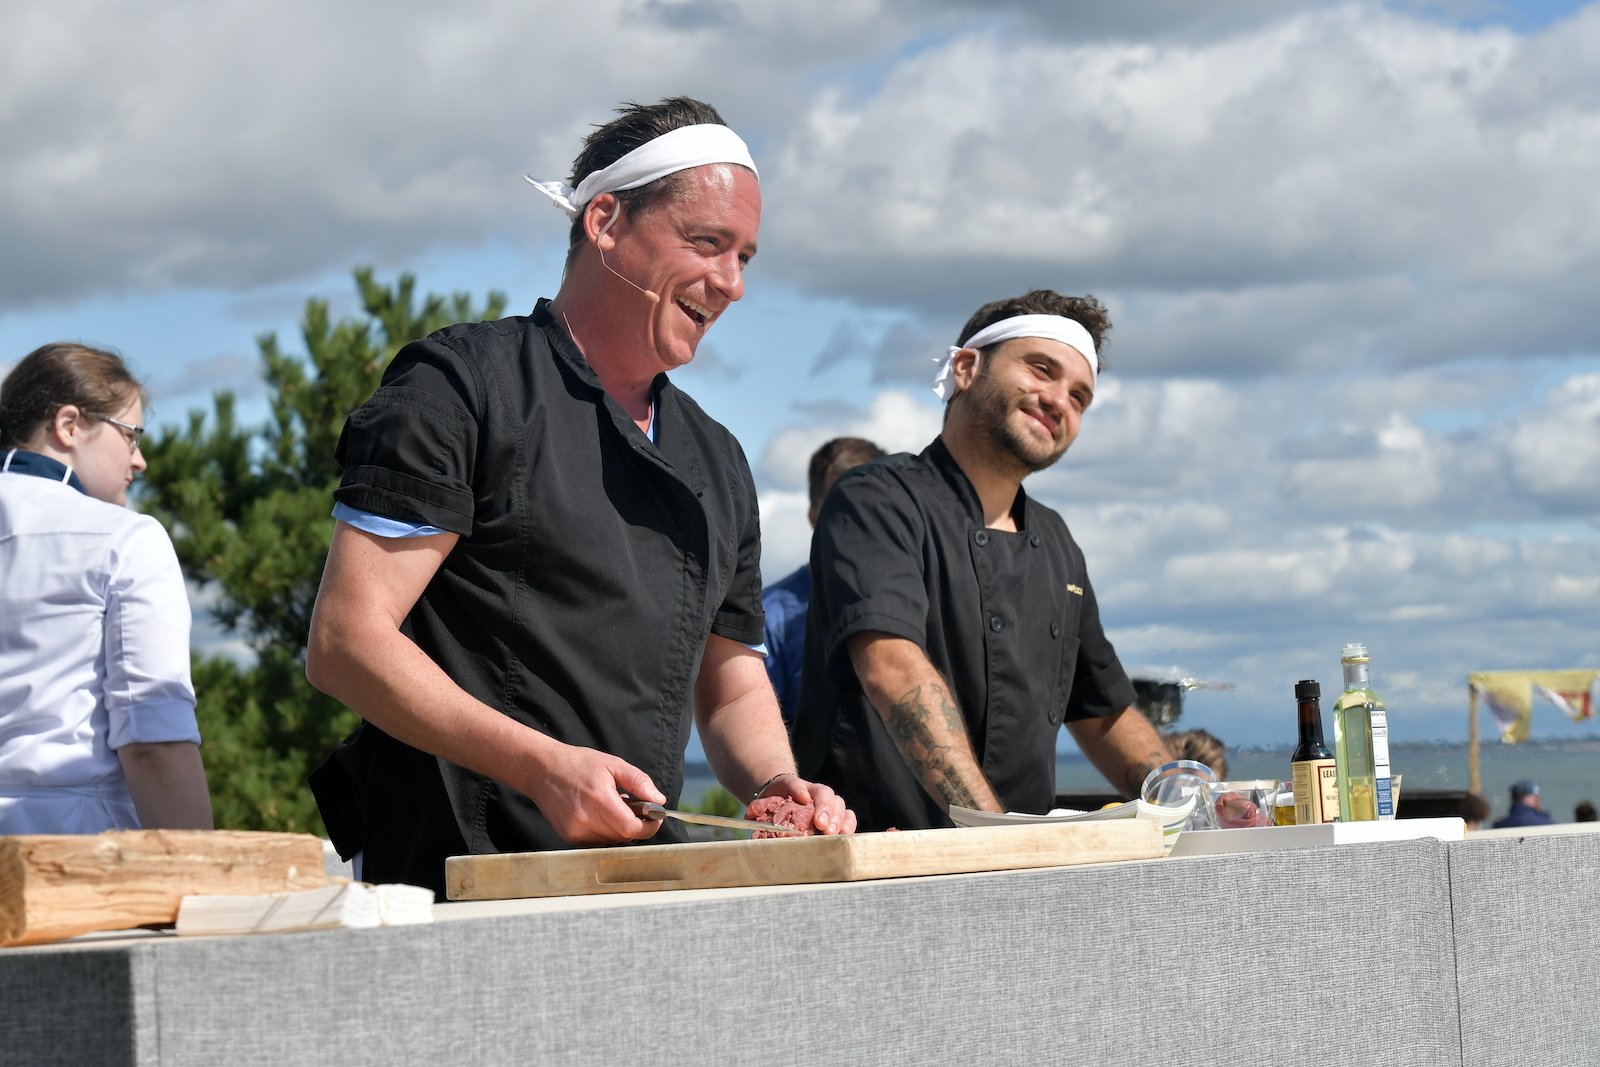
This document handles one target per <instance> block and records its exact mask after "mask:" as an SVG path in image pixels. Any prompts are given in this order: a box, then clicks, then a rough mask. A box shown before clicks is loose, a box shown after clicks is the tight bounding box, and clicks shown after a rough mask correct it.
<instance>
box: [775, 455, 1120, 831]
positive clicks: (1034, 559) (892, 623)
mask: <svg viewBox="0 0 1600 1067" xmlns="http://www.w3.org/2000/svg"><path fill="white" fill-rule="evenodd" d="M1012 516H1013V518H1014V519H1015V520H1016V525H1017V532H1016V533H1008V532H1004V531H1000V530H990V529H987V528H985V526H984V520H983V509H982V506H981V505H980V503H979V501H978V495H977V493H976V491H975V490H974V489H973V488H972V483H971V482H970V481H968V480H967V476H966V474H965V473H963V472H962V470H961V468H960V466H959V465H957V463H956V461H955V460H954V458H952V457H951V455H950V452H949V450H948V449H946V448H945V446H944V443H943V441H941V440H939V439H935V440H934V442H933V443H932V444H931V445H929V446H928V448H927V449H926V450H925V451H923V453H922V454H921V455H919V456H913V455H909V454H903V453H902V454H900V455H896V456H890V457H888V458H886V459H882V460H878V461H875V462H872V463H867V464H865V465H863V466H861V467H857V468H855V469H854V470H851V471H849V472H847V473H846V474H844V475H843V476H842V477H841V478H840V479H839V481H838V482H837V483H836V484H835V485H834V488H833V490H832V492H830V493H829V494H828V497H827V499H826V500H825V501H824V503H823V505H822V511H821V514H820V516H819V517H818V521H817V529H816V534H815V537H814V538H813V540H812V546H811V609H810V616H809V618H808V621H807V629H806V659H805V667H804V670H803V672H802V679H801V686H800V710H799V713H798V715H797V717H796V723H795V750H796V755H797V757H798V758H799V761H800V768H801V773H802V774H807V775H809V776H810V777H812V778H814V779H816V780H819V781H822V782H826V783H827V784H828V785H830V786H832V787H833V788H834V789H835V790H837V791H838V792H839V794H840V795H841V796H843V797H844V798H845V800H846V802H848V803H849V805H850V806H851V807H852V808H853V809H854V810H855V812H856V816H857V818H858V820H859V823H860V827H861V829H863V830H883V829H887V828H888V827H890V826H896V827H899V828H900V829H903V830H909V829H923V828H928V827H936V826H949V825H951V823H950V820H949V817H948V816H946V815H945V813H944V812H943V811H942V810H941V809H940V806H939V804H938V803H937V802H935V801H934V799H933V798H932V797H931V796H930V795H929V794H928V792H927V790H925V789H924V788H923V787H922V785H921V783H920V782H919V781H918V779H917V776H916V774H915V773H914V772H913V771H912V770H911V768H910V767H908V766H907V765H906V763H905V761H904V759H902V758H901V756H900V753H899V751H898V750H897V749H896V748H895V744H894V741H893V740H892V739H891V738H890V737H889V734H888V732H887V731H886V730H885V728H884V726H883V722H882V720H881V719H880V718H879V716H878V714H877V712H875V711H874V710H873V708H872V705H871V704H870V703H869V701H868V700H867V697H866V694H865V693H864V692H863V691H862V686H861V683H860V681H859V680H858V679H857V677H856V674H855V670H854V668H853V667H852V665H851V661H850V654H849V649H848V647H847V646H848V642H849V639H850V638H851V637H852V636H854V635H855V634H858V633H863V632H867V631H878V632H882V633H887V634H892V635H894V636H897V637H904V638H906V639H908V640H910V641H914V642H916V644H917V645H918V646H919V647H921V648H922V650H923V651H924V652H926V653H927V655H928V658H929V660H930V661H931V662H932V663H933V665H934V667H936V668H937V669H938V670H939V672H940V673H941V674H942V675H943V676H944V677H945V679H946V681H948V682H949V684H950V687H951V692H952V694H953V695H954V697H955V699H956V700H957V702H958V703H959V704H960V706H961V711H962V714H963V715H964V716H965V718H966V725H967V734H968V736H969V737H970V738H971V740H972V748H973V753H974V755H975V756H976V757H977V759H978V762H979V764H980V766H981V767H982V769H983V773H984V775H985V777H986V778H987V779H988V781H989V783H990V784H991V785H992V786H993V787H994V789H995V792H996V793H997V794H998V795H999V798H1000V802H1001V803H1002V804H1003V805H1004V806H1005V807H1006V809H1007V810H1009V811H1023V812H1035V813H1042V812H1045V811H1048V810H1049V809H1050V807H1051V804H1052V802H1053V801H1054V799H1055V764H1056V760H1055V751H1056V736H1057V733H1058V732H1059V728H1060V726H1061V724H1062V722H1064V721H1067V720H1076V719H1084V718H1089V717H1093V716H1098V715H1107V714H1110V713H1112V712H1115V711H1120V710H1121V709H1123V708H1125V707H1128V706H1129V705H1131V704H1132V703H1133V699H1134V693H1133V686H1132V684H1131V683H1130V682H1129V681H1128V677H1127V675H1126V674H1125V673H1124V672H1123V670H1122V665H1121V664H1120V663H1119V662H1118V661H1117V656H1116V652H1115V651H1114V650H1113V649H1112V647H1111V643H1110V642H1109V641H1108V640H1107V639H1106V635H1105V633H1104V631H1102V629H1101V627H1100V615H1099V610H1098V608H1097V607H1096V605H1095V599H1094V589H1093V587H1092V586H1090V584H1089V575H1088V572H1087V570H1086V569H1085V567H1084V561H1083V553H1082V551H1080V550H1079V548H1078V546H1077V544H1076V542H1074V541H1073V539H1072V535H1071V534H1070V533H1069V532H1068V531H1067V527H1066V524H1065V523H1064V522H1062V520H1061V516H1060V515H1058V514H1056V513H1055V512H1054V511H1052V510H1051V509H1049V508H1047V507H1045V506H1043V505H1042V504H1040V503H1038V502H1037V501H1035V500H1032V499H1030V498H1029V497H1028V496H1027V494H1026V493H1024V492H1022V491H1021V490H1019V491H1018V493H1017V499H1016V503H1015V504H1014V505H1013V506H1012Z"/></svg>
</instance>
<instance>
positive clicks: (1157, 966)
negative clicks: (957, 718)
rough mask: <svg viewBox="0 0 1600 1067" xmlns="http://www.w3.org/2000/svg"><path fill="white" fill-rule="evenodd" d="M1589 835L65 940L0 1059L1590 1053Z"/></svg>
mask: <svg viewBox="0 0 1600 1067" xmlns="http://www.w3.org/2000/svg"><path fill="white" fill-rule="evenodd" d="M1597 861H1600V836H1597V835H1589V834H1574V835H1550V834H1544V835H1525V836H1524V835H1515V836H1498V837H1485V838H1480V837H1478V836H1476V835H1474V836H1473V837H1472V838H1469V839H1468V840H1467V841H1464V842H1460V843H1454V844H1448V845H1446V844H1443V843H1441V842H1438V841H1433V840H1421V841H1402V842H1389V843H1383V844H1372V845H1342V846H1338V847H1330V848H1314V849H1300V850H1280V851H1273V852H1265V853H1254V854H1249V855H1232V856H1205V857H1195V858H1192V859H1167V860H1152V861H1146V862H1142V863H1118V864H1104V865H1093V866H1084V867H1066V868H1052V869H1046V870H1035V871H1020V872H1007V873H996V874H978V875H957V876H948V877H938V878H917V879H904V880H896V881H882V882H867V883H855V884H845V885H828V886H801V887H783V888H773V889H760V890H701V891H689V892H680V893H652V894H632V895H620V896H610V897H593V898H566V899H561V900H546V901H507V902H496V903H492V904H446V905H440V906H439V907H438V908H437V909H436V910H437V914H438V921H437V922H435V923H434V924H433V925H430V926H419V927H396V928H386V929H377V930H342V931H331V932H323V933H301V934H285V935H273V936H262V937H233V938H186V939H180V938H177V937H175V936H171V935H152V934H143V935H128V936H120V937H108V938H97V939H83V940H79V941H75V942H71V943H67V944H62V945H57V946H41V947H37V948H22V949H7V950H0V1005H3V1006H0V1020H3V1024H4V1037H3V1039H0V1062H3V1063H6V1064H19V1065H46V1064H63V1065H73V1067H79V1065H84V1064H129V1065H146V1064H150V1065H154V1064H161V1065H165V1067H182V1065H190V1064H193V1065H205V1067H212V1065H215V1064H230V1065H241V1067H242V1065H255V1064H263V1065H265V1064H273V1065H279V1064H324V1063H326V1064H337V1065H342V1067H359V1065H364V1064H383V1065H394V1064H431V1063H440V1062H457V1063H468V1064H474V1065H479V1064H518V1065H527V1064H540V1063H549V1064H674V1063H685V1064H763V1065H769V1064H771V1065H776V1064H857V1063H870V1064H929V1063H948V1064H1007V1063H1019V1064H1022V1063H1026V1064H1035V1063H1061V1064H1078V1063H1083V1064H1102V1063H1127V1064H1154V1065H1185V1067H1187V1065H1195V1064H1212V1063H1215V1064H1227V1065H1246V1064H1272V1065H1284V1064H1317V1065H1319V1067H1321V1065H1329V1064H1383V1065H1385V1067H1403V1065H1409V1064H1415V1065H1419V1067H1422V1065H1426V1067H1435V1065H1440V1064H1474V1065H1477V1064H1524V1063H1525V1064H1539V1065H1547V1064H1553V1063H1562V1064H1565V1063H1581V1062H1592V1061H1593V1059H1594V1057H1595V1056H1596V1055H1600V1053H1596V1052H1595V1050H1596V1049H1600V1012H1596V1011H1595V1010H1594V1009H1593V1007H1592V1005H1591V1003H1590V1002H1591V1001H1592V998H1593V990H1594V989H1596V988H1597V987H1600V964H1597V962H1596V958H1597V954H1596V952H1595V951H1594V949H1595V941H1596V934H1597V932H1600V924H1597V920H1596V918H1595V914H1596V909H1595V904H1596V895H1597V892H1600V891H1597V889H1596V885H1597V879H1596V873H1597V867H1600V862H1597Z"/></svg>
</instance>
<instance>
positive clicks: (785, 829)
mask: <svg viewBox="0 0 1600 1067" xmlns="http://www.w3.org/2000/svg"><path fill="white" fill-rule="evenodd" d="M622 799H623V800H624V801H625V802H626V803H627V805H628V807H630V808H632V809H633V813H634V814H635V815H637V816H639V818H641V819H677V820H679V821H680V822H692V823H699V824H701V825H702V826H729V827H732V828H733V829H735V830H765V831H767V832H768V833H775V834H799V833H800V831H799V830H796V829H794V828H793V827H792V826H775V825H773V824H772V823H769V822H754V821H752V820H750V819H730V818H728V817H727V816H724V815H701V814H700V813H699V812H697V811H673V810H672V809H671V808H664V807H662V806H661V805H660V804H656V803H653V802H652V801H648V800H639V799H637V798H635V797H630V796H629V795H628V794H626V793H624V794H622Z"/></svg>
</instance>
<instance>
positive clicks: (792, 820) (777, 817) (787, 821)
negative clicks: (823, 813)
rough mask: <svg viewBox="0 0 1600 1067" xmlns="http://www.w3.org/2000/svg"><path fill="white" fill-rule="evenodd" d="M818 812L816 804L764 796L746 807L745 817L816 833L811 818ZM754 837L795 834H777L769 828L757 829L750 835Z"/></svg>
mask: <svg viewBox="0 0 1600 1067" xmlns="http://www.w3.org/2000/svg"><path fill="white" fill-rule="evenodd" d="M816 814H817V806H816V805H815V804H796V803H795V802H794V801H792V800H790V799H789V798H788V797H781V796H780V797H762V798H761V799H759V800H752V801H751V802H750V807H749V808H747V809H745V813H744V817H745V818H746V819H751V820H754V821H755V822H769V823H772V824H773V825H774V826H788V827H791V828H793V829H795V830H799V831H800V833H802V834H807V835H809V834H814V833H816V832H817V831H816V830H815V829H813V828H812V826H811V820H812V818H813V817H814V816H815V815H816ZM750 836H751V838H752V839H754V838H762V837H793V836H794V835H793V834H775V833H771V832H770V831H767V830H757V831H756V832H755V833H753V834H751V835H750Z"/></svg>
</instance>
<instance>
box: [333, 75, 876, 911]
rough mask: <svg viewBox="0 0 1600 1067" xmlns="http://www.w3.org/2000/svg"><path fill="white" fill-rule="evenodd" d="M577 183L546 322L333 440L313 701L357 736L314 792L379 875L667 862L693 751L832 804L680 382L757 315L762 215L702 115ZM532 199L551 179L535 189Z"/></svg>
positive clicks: (744, 154)
mask: <svg viewBox="0 0 1600 1067" xmlns="http://www.w3.org/2000/svg"><path fill="white" fill-rule="evenodd" d="M571 173H572V180H571V181H570V182H560V181H550V182H533V184H534V186H535V188H537V189H538V190H539V191H540V192H541V193H543V194H544V195H545V196H547V197H548V198H549V199H550V200H551V201H552V202H553V203H554V204H555V205H556V206H557V207H559V208H560V209H561V211H562V212H563V213H564V214H566V215H567V216H568V217H569V218H571V219H572V226H571V232H570V237H569V241H570V253H569V256H568V259H567V264H566V270H565V272H564V275H563V278H562V281H561V286H560V289H559V291H558V292H557V294H556V296H555V298H554V299H553V300H541V301H540V302H539V304H538V306H536V307H535V308H534V309H533V312H532V314H530V315H525V316H517V317H514V318H508V319H502V320H500V321H498V322H486V323H467V324H462V325H458V326H452V327H449V328H448V329H445V330H442V331H440V332H438V333H436V334H434V335H433V336H431V337H429V338H427V339H426V340H423V341H418V342H414V343H412V344H410V345H407V346H406V347H405V348H404V349H402V350H401V351H400V353H399V354H398V355H397V356H396V357H395V359H394V361H393V363H392V364H391V365H390V366H389V368H388V369H387V371H386V372H385V374H384V378H383V384H382V385H381V386H380V387H379V389H378V390H377V392H376V393H374V394H373V396H372V398H371V399H370V400H368V401H367V403H366V404H364V405H363V406H362V407H361V408H360V409H359V410H358V411H356V412H355V414H354V415H352V416H351V418H350V420H349V422H348V424H347V425H346V427H345V431H344V434H343V436H342V437H341V439H340V443H339V448H338V459H339V462H340V463H341V465H342V466H343V470H344V475H343V480H342V481H341V483H340V485H339V488H338V489H337V490H336V491H335V493H334V500H335V501H336V504H335V508H334V517H335V518H336V519H337V520H338V522H337V523H336V526H335V532H334V536H333V543H332V546H331V549H330V552H329V556H328V563H327V568H326V571H325V573H324V576H323V581H322V587H321V590H320V591H319V593H318V597H317V605H316V610H315V614H314V616H313V619H312V623H311V636H310V643H309V649H308V654H307V665H306V673H307V675H308V677H310V679H311V681H312V683H313V684H314V685H316V686H317V687H318V688H320V689H322V690H323V691H325V692H327V693H329V694H331V695H332V696H334V697H336V698H338V699H339V700H341V701H343V702H344V703H345V704H347V705H349V706H350V707H351V708H353V709H354V710H355V711H357V712H358V713H359V714H360V715H361V716H362V717H363V719H364V720H365V721H364V723H363V725H362V726H361V728H360V729H359V730H358V731H357V732H356V733H355V734H354V735H352V737H351V738H350V739H349V740H348V741H347V742H346V743H345V744H344V745H342V746H340V747H339V748H338V749H337V750H336V751H335V752H334V753H333V755H332V756H331V757H330V758H329V759H328V761H327V762H326V763H325V764H324V765H323V766H322V767H321V768H319V769H318V770H317V772H316V773H315V774H314V775H313V778H312V786H313V791H314V792H315V793H316V796H317V802H318V806H319V808H320V810H321V812H322V815H323V819H324V822H325V823H326V824H327V826H328V829H329V832H330V834H331V836H332V838H333V841H334V844H335V845H336V846H337V847H338V849H339V851H340V854H341V855H344V856H347V857H353V856H359V859H360V864H361V871H360V873H359V876H360V877H363V878H366V879H368V880H378V881H400V882H408V883H411V884H414V885H424V886H432V887H433V888H434V889H435V890H436V891H443V889H444V866H445V864H444V861H445V859H446V857H448V856H452V855H458V854H462V853H491V852H525V851H539V850H543V849H553V848H563V847H567V846H572V845H589V844H618V843H626V842H630V841H642V840H645V839H647V838H653V839H654V840H656V841H671V840H683V839H684V833H683V831H682V829H681V827H680V826H679V825H678V824H677V823H667V824H663V823H660V822H655V821H648V820H644V819H642V818H641V817H640V816H639V815H637V814H636V813H635V810H634V809H633V808H632V807H630V805H629V804H628V803H627V802H626V801H625V799H624V796H623V794H627V795H628V796H629V797H632V798H637V799H638V800H644V801H652V802H655V803H658V804H665V805H666V806H667V807H669V808H671V807H676V806H677V805H678V802H679V792H680V790H681V789H682V786H683V776H684V766H683V755H684V747H685V744H686V742H687V741H688V738H689V733H690V728H691V725H693V726H695V727H697V728H698V730H699V735H700V738H701V741H702V743H703V745H704V748H705V752H706V756H707V758H708V759H709V761H710V762H711V765H712V769H713V771H714V772H715V773H716V774H717V776H718V778H719V779H720V780H721V782H722V783H723V784H724V785H725V786H726V787H727V788H728V789H729V790H730V791H732V792H733V793H735V794H736V795H742V796H744V797H745V798H746V799H750V798H752V797H755V796H758V795H759V796H784V797H787V798H789V799H791V800H794V801H795V802H797V804H799V805H801V806H804V805H807V804H811V805H814V812H813V820H814V827H815V828H816V829H817V830H818V831H820V832H823V833H846V832H849V831H851V830H853V829H854V825H855V818H854V815H853V814H852V813H851V812H850V811H849V809H848V808H847V807H846V806H845V804H844V802H843V801H842V800H841V799H840V798H839V796H838V795H837V794H835V793H834V792H833V791H832V790H831V789H828V788H827V787H825V786H821V785H817V784H814V783H810V782H807V781H804V780H802V779H801V778H800V777H799V776H798V775H797V774H796V773H795V765H794V762H793V757H792V756H791V755H790V752H789V746H788V737H787V734H786V731H785V729H784V726H783V722H782V719H781V718H780V716H779V713H778V706H777V701H776V699H775V698H774V697H773V694H772V687H771V686H770V685H769V684H768V683H767V680H766V674H765V671H764V669H763V666H762V662H761V657H760V654H759V652H758V651H756V648H757V647H758V646H759V645H760V643H761V640H762V613H761V601H760V594H761V575H760V525H759V517H758V510H757V502H756V491H755V485H754V481H753V479H752V478H751V475H750V470H749V467H748V464H747V463H746V461H745V459H744V454H743V452H742V451H741V450H740V448H739V446H738V444H737V442H736V441H735V440H734V438H733V436H732V435H731V434H730V433H729V432H728V431H727V430H726V429H725V428H724V427H722V426H721V425H720V424H718V423H717V422H715V421H714V420H713V419H711V418H710V417H709V416H708V415H707V414H706V413H705V412H704V411H702V410H701V408H700V407H699V406H698V405H696V404H695V403H694V401H693V400H691V399H690V398H689V397H688V396H686V395H685V394H684V393H682V392H681V391H680V390H678V389H677V388H676V386H675V385H674V384H673V383H672V382H671V381H670V380H669V376H668V374H667V372H668V371H669V370H671V369H673V368H675V367H678V366H682V365H683V364H685V363H688V362H689V360H691V359H692V358H693V357H694V354H695V351H696V349H697V347H698V345H699V343H700V340H701V338H702V337H704V335H705V333H706V331H707V330H708V329H709V328H710V327H711V325H712V324H713V323H714V322H715V321H716V320H717V319H718V318H719V317H720V316H721V315H722V314H723V312H724V311H726V310H727V309H728V307H729V306H731V305H732V304H733V303H734V302H735V301H737V300H738V299H739V298H740V297H741V296H742V295H743V293H744V276H743V272H744V268H745V265H746V264H747V263H748V262H749V261H750V259H751V257H752V256H754V254H755V251H756V234H757V230H758V228H759V224H760V218H761V189H760V185H759V179H758V177H757V173H756V167H755V163H754V161H753V160H752V159H751V157H750V152H749V149H748V148H747V147H746V146H745V143H744V142H743V141H742V140H741V139H740V138H739V137H738V136H737V135H736V134H735V133H734V132H733V131H732V130H731V129H729V128H728V127H727V126H726V125H725V124H724V123H723V121H722V118H721V116H720V115H719V114H718V113H717V112H716V110H715V109H714V108H712V107H711V106H710V105H708V104H705V103H702V102H700V101H697V100H692V99H689V98H687V97H675V98H672V99H669V100H664V101H662V102H660V103H658V104H651V105H628V106H626V107H623V108H621V109H619V112H618V117H617V118H615V119H613V120H612V121H611V122H608V123H606V124H605V125H603V126H600V127H598V128H597V129H596V130H595V131H594V132H593V133H592V134H591V135H590V136H589V137H588V138H587V139H586V140H585V142H584V144H583V147H582V149H581V150H580V151H579V153H578V156H577V159H576V160H575V161H574V163H573V166H572V171H571ZM529 181H532V179H529Z"/></svg>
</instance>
